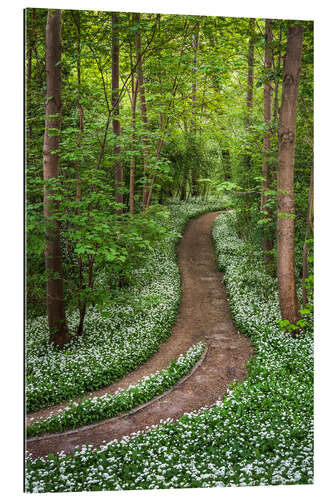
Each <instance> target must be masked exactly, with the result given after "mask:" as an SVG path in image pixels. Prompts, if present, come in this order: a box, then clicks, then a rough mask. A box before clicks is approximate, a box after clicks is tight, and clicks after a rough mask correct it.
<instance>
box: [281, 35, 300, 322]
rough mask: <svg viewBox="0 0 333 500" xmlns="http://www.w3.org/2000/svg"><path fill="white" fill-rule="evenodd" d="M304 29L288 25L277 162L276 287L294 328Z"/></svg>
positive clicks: (285, 317) (295, 315) (296, 316)
mask: <svg viewBox="0 0 333 500" xmlns="http://www.w3.org/2000/svg"><path fill="white" fill-rule="evenodd" d="M303 34H304V28H303V27H302V26H300V25H290V26H289V29H288V44H287V53H286V58H285V64H284V71H283V84H282V104H281V112H280V123H279V158H278V182H277V187H278V218H277V248H278V287H279V301H280V309H281V316H282V320H288V321H289V322H290V323H292V324H295V323H296V322H297V321H298V319H299V304H298V298H297V294H296V284H295V256H294V234H295V225H294V217H295V203H294V156H295V146H296V110H297V96H298V84H299V79H300V70H301V59H302V44H303Z"/></svg>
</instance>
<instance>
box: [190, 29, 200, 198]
mask: <svg viewBox="0 0 333 500" xmlns="http://www.w3.org/2000/svg"><path fill="white" fill-rule="evenodd" d="M199 41H200V24H198V26H197V30H196V33H195V34H194V35H193V36H192V49H193V80H192V95H191V99H192V122H191V133H192V135H193V136H194V137H195V135H196V132H197V126H196V122H197V119H196V113H197V87H198V80H197V73H198V50H199ZM199 168H200V167H199V166H198V165H197V164H196V161H194V162H193V166H192V196H198V195H199V183H198V178H199V175H200V171H199Z"/></svg>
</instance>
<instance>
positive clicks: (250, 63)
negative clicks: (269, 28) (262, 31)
mask: <svg viewBox="0 0 333 500" xmlns="http://www.w3.org/2000/svg"><path fill="white" fill-rule="evenodd" d="M249 29H250V39H249V49H248V54H247V65H248V71H247V94H246V105H247V115H246V124H247V126H249V125H250V124H251V115H252V110H253V71H254V70H253V68H254V38H255V37H254V35H255V19H250V22H249Z"/></svg>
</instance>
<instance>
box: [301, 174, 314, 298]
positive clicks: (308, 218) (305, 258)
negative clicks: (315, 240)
mask: <svg viewBox="0 0 333 500" xmlns="http://www.w3.org/2000/svg"><path fill="white" fill-rule="evenodd" d="M312 212H313V165H312V167H311V178H310V187H309V197H308V210H307V214H306V230H305V238H304V245H303V273H302V296H303V307H305V306H306V304H307V303H308V293H307V288H306V286H305V285H306V279H307V278H308V276H309V269H308V258H309V244H308V243H307V241H308V239H309V236H310V231H312V232H313V225H312Z"/></svg>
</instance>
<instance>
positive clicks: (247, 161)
mask: <svg viewBox="0 0 333 500" xmlns="http://www.w3.org/2000/svg"><path fill="white" fill-rule="evenodd" d="M249 33H250V37H249V46H248V53H247V92H246V117H245V127H246V129H247V130H248V131H249V130H250V125H251V123H252V111H253V74H254V42H255V19H253V18H250V19H249ZM243 164H244V170H245V172H244V180H245V183H246V187H248V186H249V183H250V174H251V172H250V171H251V155H250V153H249V152H247V151H245V153H244V156H243ZM250 196H251V195H249V194H245V195H244V204H245V222H249V220H250V215H249V213H250V212H249V206H250Z"/></svg>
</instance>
